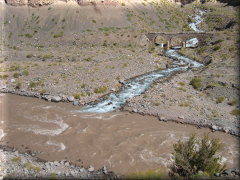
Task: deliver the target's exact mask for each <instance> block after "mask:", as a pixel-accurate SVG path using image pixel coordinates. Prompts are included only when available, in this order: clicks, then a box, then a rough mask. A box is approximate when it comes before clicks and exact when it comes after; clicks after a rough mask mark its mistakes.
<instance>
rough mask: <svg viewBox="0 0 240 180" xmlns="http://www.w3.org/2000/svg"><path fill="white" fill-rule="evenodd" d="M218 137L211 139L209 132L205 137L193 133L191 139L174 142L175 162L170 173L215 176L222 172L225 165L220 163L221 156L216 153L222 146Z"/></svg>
mask: <svg viewBox="0 0 240 180" xmlns="http://www.w3.org/2000/svg"><path fill="white" fill-rule="evenodd" d="M221 146H222V145H221V143H220V142H219V140H218V139H210V138H209V137H208V135H207V134H205V135H204V137H203V138H201V139H200V138H196V136H195V135H191V136H190V138H189V140H187V141H186V142H181V141H180V140H179V141H178V143H176V144H174V145H173V147H174V151H175V152H174V154H173V155H174V161H175V162H174V164H173V165H172V167H171V172H170V175H176V174H177V175H179V176H181V177H194V176H198V175H200V174H201V175H204V174H205V175H206V176H210V177H211V176H213V175H214V174H215V173H219V172H221V171H222V170H223V169H224V168H225V165H221V164H220V160H221V157H217V156H216V153H217V152H218V151H219V150H220V148H221Z"/></svg>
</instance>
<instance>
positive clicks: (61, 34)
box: [53, 31, 63, 38]
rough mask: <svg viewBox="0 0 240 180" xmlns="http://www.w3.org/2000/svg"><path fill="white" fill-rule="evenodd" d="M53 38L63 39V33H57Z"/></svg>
mask: <svg viewBox="0 0 240 180" xmlns="http://www.w3.org/2000/svg"><path fill="white" fill-rule="evenodd" d="M53 37H54V38H59V37H63V31H61V32H59V33H57V34H54V35H53Z"/></svg>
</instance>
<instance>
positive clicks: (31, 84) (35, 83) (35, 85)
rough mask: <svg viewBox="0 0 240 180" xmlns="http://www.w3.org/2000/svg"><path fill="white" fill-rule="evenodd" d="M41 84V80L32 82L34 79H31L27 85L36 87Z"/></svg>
mask: <svg viewBox="0 0 240 180" xmlns="http://www.w3.org/2000/svg"><path fill="white" fill-rule="evenodd" d="M40 84H41V82H34V81H31V82H30V83H29V85H28V87H29V88H34V87H37V86H39V85H40Z"/></svg>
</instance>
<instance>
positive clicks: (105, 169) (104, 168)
mask: <svg viewBox="0 0 240 180" xmlns="http://www.w3.org/2000/svg"><path fill="white" fill-rule="evenodd" d="M103 173H104V174H108V171H107V168H106V166H104V167H103Z"/></svg>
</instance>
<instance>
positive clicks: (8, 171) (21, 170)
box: [0, 146, 119, 179]
mask: <svg viewBox="0 0 240 180" xmlns="http://www.w3.org/2000/svg"><path fill="white" fill-rule="evenodd" d="M37 153H38V152H31V154H29V153H21V152H19V151H17V150H14V149H12V148H9V147H3V146H1V147H0V162H1V163H0V178H4V179H12V178H13V179H15V178H16V177H17V179H39V178H41V179H42V178H46V179H73V178H77V179H118V178H119V177H118V176H117V175H115V174H114V173H113V172H111V171H109V170H108V169H107V168H106V167H103V168H102V169H99V170H95V169H94V167H92V166H90V167H89V168H83V167H78V166H75V165H74V164H71V163H69V162H68V161H67V160H62V161H60V162H59V161H54V162H50V161H43V160H41V159H38V158H36V157H35V156H36V154H37Z"/></svg>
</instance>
